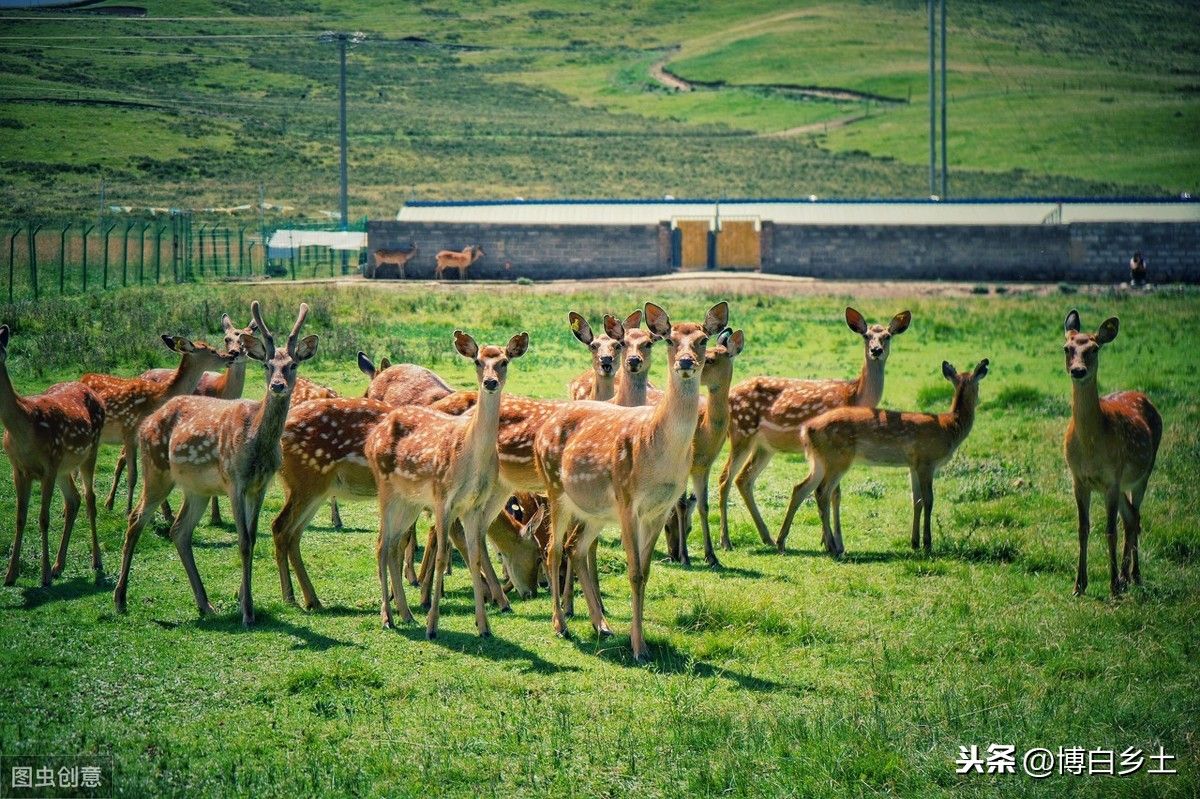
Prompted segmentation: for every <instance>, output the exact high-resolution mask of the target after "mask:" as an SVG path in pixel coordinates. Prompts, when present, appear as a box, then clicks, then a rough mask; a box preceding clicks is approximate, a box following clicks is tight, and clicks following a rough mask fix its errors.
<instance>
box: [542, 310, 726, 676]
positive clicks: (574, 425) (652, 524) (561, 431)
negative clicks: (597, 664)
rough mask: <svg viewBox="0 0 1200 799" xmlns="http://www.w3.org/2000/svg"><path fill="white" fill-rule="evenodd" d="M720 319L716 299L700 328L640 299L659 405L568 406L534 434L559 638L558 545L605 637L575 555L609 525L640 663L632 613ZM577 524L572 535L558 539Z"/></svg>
mask: <svg viewBox="0 0 1200 799" xmlns="http://www.w3.org/2000/svg"><path fill="white" fill-rule="evenodd" d="M728 317H729V306H728V304H727V303H724V302H722V303H719V304H717V305H715V306H713V307H712V308H711V309H710V310H709V312H708V314H707V316H706V317H705V319H704V323H703V324H702V325H697V324H691V323H677V324H674V325H672V324H671V321H670V319H669V318H668V317H667V314H666V312H665V311H664V310H663V309H662V308H660V307H658V306H657V305H655V304H653V303H647V304H646V321H647V324H648V326H649V329H650V331H651V333H653V334H654V335H656V336H658V337H659V338H663V339H666V341H667V362H668V367H669V379H668V383H667V389H666V394H665V396H664V397H663V399H662V401H661V402H659V403H658V405H656V406H653V407H637V408H626V407H620V406H613V405H609V404H606V403H596V402H572V403H568V404H567V405H564V406H563V407H562V408H561V409H560V410H559V411H557V412H556V413H555V414H554V415H553V416H552V417H551V418H550V419H549V420H548V421H547V422H546V423H545V424H544V425H542V427H541V429H540V430H539V431H538V433H537V438H536V439H535V441H534V453H535V458H536V461H535V462H536V465H537V470H538V473H539V474H540V475H541V477H542V481H543V483H544V484H545V491H546V495H547V498H548V500H549V504H550V527H551V538H550V545H549V553H548V563H547V568H546V572H547V574H549V575H550V576H551V580H550V591H551V594H552V602H551V612H552V614H553V625H554V631H555V632H556V633H558V634H559V635H561V636H566V635H568V631H567V625H566V621H565V620H564V618H563V610H562V607H561V603H560V601H559V593H560V585H559V581H558V580H556V579H554V576H555V575H557V574H559V571H560V568H561V564H562V556H563V551H564V547H565V548H568V549H569V552H570V555H571V556H572V563H573V565H574V569H575V573H576V575H577V576H578V578H579V581H580V583H581V584H582V585H583V591H584V596H585V597H586V598H587V603H588V611H589V615H590V617H591V622H592V626H593V627H594V628H595V629H596V631H597V632H598V633H599V634H600V635H610V634H611V630H610V629H609V627H608V622H607V621H606V620H605V618H604V613H603V608H602V606H601V604H600V601H599V587H598V586H597V585H596V584H595V581H594V580H593V579H592V575H591V573H590V572H589V570H588V569H587V568H586V566H585V558H584V556H585V555H586V553H587V551H588V549H589V548H590V547H591V544H592V542H593V541H594V540H595V538H596V536H597V535H598V534H599V533H600V530H601V529H602V527H603V526H604V524H605V523H606V522H610V521H615V522H618V523H619V524H620V526H621V543H622V545H623V547H624V549H625V558H626V562H627V564H628V570H629V572H628V574H629V584H630V590H631V594H632V607H633V620H632V622H631V625H630V643H631V646H632V649H633V656H634V658H635V659H636V660H639V661H641V660H644V659H645V658H646V656H647V651H646V641H645V638H644V636H643V634H642V615H643V606H644V603H645V590H646V579H647V578H648V576H649V572H650V561H651V558H652V556H653V553H654V543H655V541H656V540H657V539H658V535H659V533H660V532H661V531H662V529H663V523H664V522H665V521H666V519H667V516H668V515H669V514H670V513H671V512H672V509H673V508H674V505H675V502H676V500H678V498H679V495H680V494H681V493H683V489H684V487H685V486H686V483H687V474H688V467H689V465H690V463H691V450H692V438H693V437H694V435H695V432H696V420H697V416H698V413H699V407H700V380H699V372H700V368H701V367H702V365H703V363H704V356H705V351H706V348H707V346H708V338H709V336H715V335H716V334H718V333H719V332H720V331H721V330H722V329H724V327H725V325H726V323H727V321H728ZM577 525H578V526H579V527H580V529H579V530H578V532H577V533H575V534H573V535H572V536H571V539H570V540H568V536H567V534H568V533H569V532H571V531H572V530H573V529H574V528H575V527H576V526H577Z"/></svg>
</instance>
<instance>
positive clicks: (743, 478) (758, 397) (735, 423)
mask: <svg viewBox="0 0 1200 799" xmlns="http://www.w3.org/2000/svg"><path fill="white" fill-rule="evenodd" d="M911 322H912V314H911V313H909V312H908V311H901V312H900V313H898V314H896V315H895V316H894V317H892V321H891V322H889V323H888V325H887V327H884V326H883V325H868V324H867V322H866V320H865V319H863V316H862V314H860V313H859V312H858V311H856V310H854V309H853V308H847V309H846V325H847V326H849V328H850V329H851V330H853V331H854V332H855V333H857V334H858V335H860V336H862V339H863V349H864V359H863V366H862V371H861V372H859V375H858V379H857V380H796V379H793V378H784V377H752V378H750V379H748V380H743V381H742V382H741V383H738V384H737V385H736V386H734V387H733V389H732V390H730V392H729V413H730V419H731V423H730V425H729V457H728V459H727V460H726V461H725V467H724V468H723V469H722V470H721V479H720V482H719V486H720V510H721V547H722V548H723V549H726V550H728V549H732V548H733V545H732V543H731V542H730V540H729V517H728V511H729V483H730V479H731V478H733V481H734V482H735V483H737V487H738V492H739V493H740V494H741V495H742V499H743V500H744V501H745V502H746V508H747V509H748V510H749V511H750V517H751V518H752V519H753V520H754V526H755V527H756V528H757V529H758V535H759V538H761V539H762V542H763V543H764V544H767V545H769V546H775V540H774V539H772V538H771V534H770V533H769V532H768V531H767V525H766V522H764V521H763V518H762V514H761V513H759V510H758V505H757V504H756V503H755V502H754V481H755V480H757V479H758V475H759V474H761V473H762V470H763V469H765V468H766V467H767V464H768V463H770V461H771V458H772V457H774V455H775V453H776V452H799V451H800V450H801V449H802V447H801V444H800V429H801V427H803V425H804V424H805V423H806V422H807V421H808V420H809V419H812V418H814V417H815V416H818V415H820V414H822V413H825V412H826V411H830V410H833V409H834V408H843V407H847V406H856V407H862V408H874V407H875V406H876V405H878V404H879V400H880V398H881V397H882V396H883V368H884V365H885V364H886V363H887V358H888V353H890V352H891V346H892V337H893V336H898V335H900V334H901V333H903V332H904V331H905V330H908V326H909V324H910V323H911Z"/></svg>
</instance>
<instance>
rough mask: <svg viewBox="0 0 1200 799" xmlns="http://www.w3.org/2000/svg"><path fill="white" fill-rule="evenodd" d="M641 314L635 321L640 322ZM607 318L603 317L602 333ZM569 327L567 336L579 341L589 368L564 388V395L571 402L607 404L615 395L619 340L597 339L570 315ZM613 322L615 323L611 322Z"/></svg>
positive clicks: (605, 335)
mask: <svg viewBox="0 0 1200 799" xmlns="http://www.w3.org/2000/svg"><path fill="white" fill-rule="evenodd" d="M641 313H642V312H641V311H638V312H637V314H638V317H639V318H641ZM611 318H612V317H611V316H607V315H606V316H605V317H604V324H605V330H607V325H608V320H609V319H611ZM567 319H568V321H569V322H570V325H571V334H572V335H573V336H575V338H577V339H579V341H580V343H582V344H583V345H584V346H585V347H587V348H588V349H589V350H590V351H591V353H592V368H591V369H590V370H589V371H587V372H584V373H583V374H581V375H579V376H578V377H576V378H575V379H574V380H572V381H571V382H570V383H569V384H568V385H567V393H568V394H569V395H570V397H571V399H573V400H585V399H586V400H596V401H597V402H604V401H605V400H610V399H612V398H613V395H614V394H616V393H617V388H616V386H617V369H618V368H619V364H618V363H617V358H619V357H620V354H621V353H620V351H621V347H622V346H623V344H622V342H621V340H620V339H619V338H613V337H612V336H610V335H608V333H607V332H603V333H601V334H600V335H598V336H597V335H595V334H593V333H592V328H591V326H590V325H588V323H587V320H586V319H584V318H583V317H582V316H581V315H579V314H577V313H575V312H574V311H571V312H570V313H569V314H567ZM614 321H615V320H614Z"/></svg>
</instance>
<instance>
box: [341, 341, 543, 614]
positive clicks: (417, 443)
mask: <svg viewBox="0 0 1200 799" xmlns="http://www.w3.org/2000/svg"><path fill="white" fill-rule="evenodd" d="M454 345H455V348H456V349H457V350H458V352H459V354H460V355H462V356H463V357H464V358H469V359H471V360H473V361H474V362H475V374H476V378H477V379H478V392H479V393H478V402H477V403H476V406H475V410H474V412H473V413H470V414H465V415H463V416H450V415H449V414H444V413H440V412H438V411H435V410H431V409H429V408H422V407H418V406H411V405H410V406H404V407H400V408H395V409H393V410H392V411H391V412H390V413H389V414H388V415H387V416H386V417H384V419H383V421H382V422H380V423H379V425H378V426H376V427H375V429H374V430H373V431H372V432H371V433H370V435H368V436H367V443H366V447H365V448H364V454H365V455H366V457H367V463H368V464H369V465H370V467H371V471H372V473H373V474H374V476H375V487H376V490H377V491H378V492H379V539H378V542H377V545H376V558H377V562H378V566H379V587H380V593H381V604H380V618H381V620H382V622H383V625H384V627H391V626H392V609H391V602H390V600H389V593H388V574H389V565H390V564H394V563H395V561H396V560H397V558H398V556H399V553H400V552H401V551H403V549H404V547H405V545H406V544H407V539H408V538H410V537H411V536H412V525H413V522H415V521H416V519H417V516H418V515H419V514H420V512H421V510H422V509H423V508H430V509H432V510H433V516H434V527H435V528H436V530H437V565H436V566H435V568H434V570H433V571H434V573H433V577H434V581H435V582H436V586H435V587H434V589H433V592H432V595H431V599H430V608H429V614H428V616H427V619H426V627H425V632H426V635H427V636H429V637H430V638H433V637H435V636H436V635H437V629H438V617H439V611H440V605H441V595H442V583H443V579H444V576H445V566H446V562H447V560H448V557H449V549H448V540H449V530H450V527H451V526H453V525H454V523H455V522H458V523H461V524H462V527H463V535H464V538H465V539H466V547H467V552H468V557H467V567H468V569H469V570H470V573H471V583H472V585H473V587H474V592H475V624H476V627H477V629H478V631H479V634H480V635H481V636H488V635H490V634H491V628H490V627H489V625H488V619H487V613H486V611H485V609H484V602H485V597H484V584H483V562H482V561H483V557H484V534H485V531H486V530H487V528H488V525H490V524H491V522H492V520H493V519H495V518H496V515H497V514H498V513H500V511H501V509H502V508H503V507H504V503H505V500H506V499H507V498H508V496H509V492H508V490H507V489H506V488H505V487H504V486H503V484H502V483H501V482H500V479H499V470H500V461H499V457H498V455H497V451H496V438H497V427H498V424H499V420H500V398H501V395H502V392H503V389H504V383H505V381H506V379H507V377H508V364H509V362H510V361H511V360H513V359H514V358H519V357H521V356H522V355H524V354H525V351H526V349H527V348H528V347H529V336H528V334H526V333H521V334H519V335H516V336H513V337H512V338H511V339H510V340H509V342H508V344H507V346H505V347H503V348H501V347H495V346H484V347H480V346H479V345H477V344H476V343H475V340H474V339H473V338H471V337H470V336H469V335H467V334H466V333H463V332H462V331H461V330H456V331H455V333H454ZM391 571H393V572H394V571H395V569H394V568H392V569H391ZM393 579H394V577H393ZM393 593H394V595H395V598H396V604H397V606H398V607H399V610H400V614H401V617H402V618H403V619H404V620H405V621H410V620H411V619H412V613H411V612H410V611H409V609H408V603H407V601H406V600H405V598H404V586H403V584H402V583H399V584H395V585H393ZM500 604H501V609H502V610H503V609H505V608H507V605H508V601H507V599H505V598H503V595H502V597H501V603H500Z"/></svg>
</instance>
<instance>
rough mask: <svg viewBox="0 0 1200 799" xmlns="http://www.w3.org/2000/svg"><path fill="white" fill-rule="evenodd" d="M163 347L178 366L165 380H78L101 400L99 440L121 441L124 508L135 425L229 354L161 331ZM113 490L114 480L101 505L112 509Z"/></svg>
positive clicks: (133, 473) (132, 479) (129, 501)
mask: <svg viewBox="0 0 1200 799" xmlns="http://www.w3.org/2000/svg"><path fill="white" fill-rule="evenodd" d="M162 340H163V343H164V344H166V345H167V349H169V350H172V351H174V352H177V353H179V354H180V356H181V357H180V359H179V366H178V367H177V368H176V369H175V372H174V374H173V375H172V376H171V378H170V379H169V380H168V381H167V382H165V383H159V382H155V381H154V380H144V379H142V378H139V377H134V378H124V377H115V376H113V375H102V374H91V373H89V374H85V375H84V376H83V377H81V378H79V382H81V383H83V384H84V385H85V386H87V387H88V388H90V389H91V390H92V391H94V392H95V393H96V396H98V397H100V401H101V402H103V403H104V434H103V435H102V436H101V438H100V442H101V443H102V444H121V445H122V453H123V455H124V456H125V459H126V461H127V462H128V464H129V479H128V481H127V483H128V489H127V494H126V500H125V512H126V513H128V512H129V511H130V510H131V509H132V508H133V487H134V486H135V485H136V484H137V478H138V473H137V472H138V470H137V432H138V425H140V424H141V423H142V421H143V420H144V419H146V417H148V416H149V415H150V414H151V413H153V412H154V411H156V410H158V409H159V408H160V407H162V404H163V403H164V402H166V401H167V400H169V399H171V398H172V397H180V396H184V395H187V394H191V393H192V392H193V391H195V390H196V386H197V385H198V384H199V382H200V379H201V378H202V377H203V376H204V372H205V371H206V370H208V369H219V368H221V367H224V366H227V365H228V364H229V363H230V362H231V361H232V358H231V357H230V356H229V354H228V353H223V352H218V351H217V350H215V349H213V348H212V347H210V346H208V345H207V344H205V343H204V342H203V341H196V342H192V341H191V340H189V339H186V338H184V337H182V336H169V335H165V334H164V335H163V337H162ZM116 494H117V481H116V480H115V479H114V480H113V484H112V490H110V491H109V492H108V498H107V499H105V501H104V506H105V507H106V508H108V509H109V510H111V509H112V506H113V502H114V500H115V498H116Z"/></svg>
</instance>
